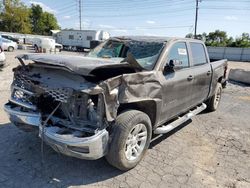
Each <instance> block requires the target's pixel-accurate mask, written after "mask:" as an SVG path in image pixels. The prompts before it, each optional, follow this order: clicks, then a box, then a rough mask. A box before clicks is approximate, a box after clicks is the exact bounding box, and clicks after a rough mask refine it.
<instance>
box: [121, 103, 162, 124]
mask: <svg viewBox="0 0 250 188" xmlns="http://www.w3.org/2000/svg"><path fill="white" fill-rule="evenodd" d="M157 109H158V104H157V102H156V101H155V100H143V101H136V102H130V103H122V104H120V106H119V108H118V110H117V114H118V115H119V114H120V113H122V112H124V111H126V110H139V111H141V112H144V113H145V114H147V115H148V116H149V118H150V121H151V124H152V127H154V126H155V125H156V123H157V119H158V118H157V111H158V110H157Z"/></svg>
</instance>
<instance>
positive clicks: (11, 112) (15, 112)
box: [4, 103, 41, 132]
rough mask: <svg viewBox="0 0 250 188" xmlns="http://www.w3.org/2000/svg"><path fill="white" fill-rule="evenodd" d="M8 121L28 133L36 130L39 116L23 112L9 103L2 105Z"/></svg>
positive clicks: (34, 113) (38, 114)
mask: <svg viewBox="0 0 250 188" xmlns="http://www.w3.org/2000/svg"><path fill="white" fill-rule="evenodd" d="M4 110H5V112H7V114H8V116H9V119H10V121H11V122H12V123H13V124H14V125H16V126H17V127H18V128H20V129H22V130H23V131H26V132H30V131H33V130H37V129H38V127H39V125H40V120H41V114H40V113H36V112H23V111H21V108H20V107H17V106H13V105H11V104H10V103H7V104H5V105H4Z"/></svg>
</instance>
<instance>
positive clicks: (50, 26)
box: [42, 12, 60, 35]
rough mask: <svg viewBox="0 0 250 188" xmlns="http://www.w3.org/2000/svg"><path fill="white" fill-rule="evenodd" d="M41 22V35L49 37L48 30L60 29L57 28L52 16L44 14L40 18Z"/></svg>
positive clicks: (54, 18)
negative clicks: (42, 25) (42, 26)
mask: <svg viewBox="0 0 250 188" xmlns="http://www.w3.org/2000/svg"><path fill="white" fill-rule="evenodd" d="M42 20H43V24H44V28H43V35H49V34H50V30H54V29H60V27H59V26H58V23H57V20H56V17H55V16H54V15H53V14H51V13H48V12H44V13H43V16H42Z"/></svg>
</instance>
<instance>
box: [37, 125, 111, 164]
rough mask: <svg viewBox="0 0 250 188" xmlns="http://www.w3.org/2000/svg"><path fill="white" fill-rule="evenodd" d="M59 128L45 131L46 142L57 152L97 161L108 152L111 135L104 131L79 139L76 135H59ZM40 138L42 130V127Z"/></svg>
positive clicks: (50, 128) (45, 129)
mask: <svg viewBox="0 0 250 188" xmlns="http://www.w3.org/2000/svg"><path fill="white" fill-rule="evenodd" d="M58 132H60V128H59V127H46V128H44V131H43V133H44V134H43V138H44V141H45V142H46V143H47V144H49V145H50V146H51V147H52V148H53V149H54V150H55V151H57V152H59V153H62V154H64V155H67V156H72V157H76V158H80V159H88V160H95V159H99V158H101V157H103V156H104V155H105V154H106V152H107V146H108V138H109V134H108V131H106V129H103V130H101V131H99V132H97V133H96V134H94V135H93V136H90V137H77V136H74V134H73V133H72V134H59V133H58ZM39 135H40V137H42V129H41V127H40V134H39Z"/></svg>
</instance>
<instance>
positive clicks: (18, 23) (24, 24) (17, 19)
mask: <svg viewBox="0 0 250 188" xmlns="http://www.w3.org/2000/svg"><path fill="white" fill-rule="evenodd" d="M0 21H1V24H0V30H1V31H8V32H19V33H31V24H30V20H29V9H28V7H26V6H25V5H24V4H23V3H22V2H21V1H20V0H6V1H5V7H4V9H3V8H1V13H0Z"/></svg>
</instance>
